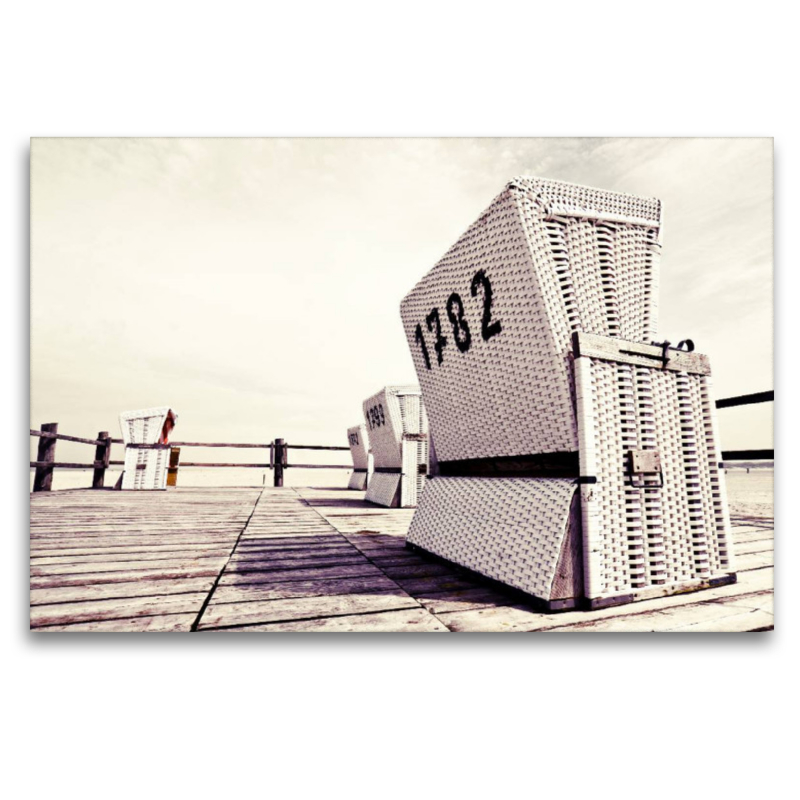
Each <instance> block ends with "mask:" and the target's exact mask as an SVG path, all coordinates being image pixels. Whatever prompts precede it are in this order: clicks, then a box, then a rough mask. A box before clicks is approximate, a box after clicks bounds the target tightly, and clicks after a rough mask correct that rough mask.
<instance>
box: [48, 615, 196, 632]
mask: <svg viewBox="0 0 800 800" xmlns="http://www.w3.org/2000/svg"><path fill="white" fill-rule="evenodd" d="M196 616H197V615H196V614H161V615H158V616H153V617H135V618H132V619H106V620H94V621H92V622H78V623H75V624H74V625H49V626H47V627H45V628H34V629H33V630H34V632H36V633H175V632H180V633H186V632H187V631H189V630H191V627H192V624H193V623H194V621H195V618H196Z"/></svg>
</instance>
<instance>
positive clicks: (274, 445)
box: [29, 422, 353, 492]
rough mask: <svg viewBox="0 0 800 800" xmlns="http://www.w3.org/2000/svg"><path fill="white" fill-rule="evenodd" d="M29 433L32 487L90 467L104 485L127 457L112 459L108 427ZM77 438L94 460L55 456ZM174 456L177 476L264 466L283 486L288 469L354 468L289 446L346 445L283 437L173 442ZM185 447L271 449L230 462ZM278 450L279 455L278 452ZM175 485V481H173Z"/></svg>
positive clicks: (46, 487) (51, 426)
mask: <svg viewBox="0 0 800 800" xmlns="http://www.w3.org/2000/svg"><path fill="white" fill-rule="evenodd" d="M29 430H30V435H31V436H34V437H38V438H39V448H38V452H37V457H36V460H35V461H31V462H30V468H31V469H35V470H36V472H35V474H34V482H33V491H34V492H42V491H44V492H46V491H50V489H51V487H52V482H53V470H55V469H86V470H88V469H91V470H94V476H93V479H92V488H93V489H99V488H102V487H103V484H104V478H105V471H106V469H108V468H109V467H119V466H123V465H124V464H125V462H124V461H120V460H112V459H111V457H110V456H111V446H112V445H115V444H116V445H122V444H124V441H123V440H122V439H117V438H113V437H111V436H109V435H108V433H107V432H106V431H100V433H99V434H98V435H97V439H87V438H84V437H81V436H67V435H66V434H63V433H58V423H56V422H51V423H47V424H45V425H42V426H41V430H36V429H34V428H30V429H29ZM59 440H61V441H67V442H76V443H78V444H89V445H94V446H95V447H96V448H97V450H96V452H95V457H94V460H93V461H91V462H88V463H86V462H70V461H56V460H55V445H56V442H57V441H59ZM138 447H139V448H140V449H143V450H147V449H156V448H158V447H163V445H138ZM170 447H171V448H172V459H171V461H170V470H169V472H170V475H172V476H175V477H174V478H173V480H174V479H176V477H177V473H178V469H179V467H180V468H184V467H187V468H198V467H199V468H214V469H218V468H226V469H264V470H267V469H268V470H272V472H273V483H274V485H275V486H283V472H284V470H286V469H352V468H353V465H352V464H291V463H289V460H288V452H289V449H292V450H320V451H323V450H326V451H337V450H338V451H344V450H347V451H349V450H350V448H349V447H348V446H347V445H317V444H311V445H307V444H289V443H287V442H286V441H284V440H283V439H275V440H273V441H271V442H170ZM185 447H215V448H220V447H225V448H230V449H234V450H235V449H250V450H268V451H269V461H264V462H262V461H257V462H248V463H242V462H227V461H183V462H181V461H180V450H181V448H185ZM277 454H279V456H278V457H276V455H277ZM173 485H174V484H173Z"/></svg>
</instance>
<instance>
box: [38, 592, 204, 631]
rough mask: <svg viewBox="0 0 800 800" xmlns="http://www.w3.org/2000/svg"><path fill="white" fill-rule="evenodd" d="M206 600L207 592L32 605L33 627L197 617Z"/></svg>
mask: <svg viewBox="0 0 800 800" xmlns="http://www.w3.org/2000/svg"><path fill="white" fill-rule="evenodd" d="M205 599H206V592H191V593H188V594H169V595H156V596H153V597H124V598H111V599H107V600H86V601H84V602H80V603H55V604H53V605H41V606H32V607H31V617H30V620H31V628H39V627H42V626H43V625H70V624H72V623H74V622H92V621H94V620H100V619H130V618H132V617H147V616H157V615H161V614H164V613H173V614H179V613H192V612H194V613H195V614H197V613H198V612H199V611H200V608H201V606H202V605H203V601H204V600H205Z"/></svg>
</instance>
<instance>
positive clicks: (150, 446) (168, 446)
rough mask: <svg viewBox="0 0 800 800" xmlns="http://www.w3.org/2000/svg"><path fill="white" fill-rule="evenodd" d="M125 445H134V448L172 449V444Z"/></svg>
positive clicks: (131, 445) (127, 445)
mask: <svg viewBox="0 0 800 800" xmlns="http://www.w3.org/2000/svg"><path fill="white" fill-rule="evenodd" d="M125 447H132V448H133V449H134V450H170V449H172V445H171V444H126V445H125Z"/></svg>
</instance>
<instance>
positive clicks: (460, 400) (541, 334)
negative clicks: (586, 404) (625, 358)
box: [401, 178, 661, 461]
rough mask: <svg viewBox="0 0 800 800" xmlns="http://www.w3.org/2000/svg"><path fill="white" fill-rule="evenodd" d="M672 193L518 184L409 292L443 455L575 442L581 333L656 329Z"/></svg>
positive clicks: (503, 452) (535, 449) (420, 371)
mask: <svg viewBox="0 0 800 800" xmlns="http://www.w3.org/2000/svg"><path fill="white" fill-rule="evenodd" d="M660 218H661V209H660V204H659V202H658V201H657V200H648V199H643V198H637V197H633V196H631V195H623V194H618V193H612V192H603V191H600V190H595V189H589V188H586V187H580V186H571V185H569V184H563V183H556V182H553V181H545V180H539V179H528V178H520V179H516V180H514V181H512V182H511V183H509V184H508V186H507V187H506V188H505V190H504V191H503V192H502V193H501V194H500V195H499V196H498V197H497V198H496V199H495V200H494V202H493V203H492V204H491V206H490V207H489V208H488V209H487V210H486V212H484V214H482V215H481V217H480V218H479V219H478V220H477V221H476V222H475V223H474V224H473V225H472V226H470V228H469V229H468V230H467V231H466V233H464V235H463V236H462V237H461V238H460V239H459V240H458V241H457V242H456V244H455V245H454V246H453V247H452V248H451V249H450V250H449V251H448V252H447V254H446V255H445V256H444V258H442V259H441V261H439V262H438V263H437V264H436V265H435V266H434V268H433V269H432V270H431V271H430V272H429V273H428V274H427V275H426V276H425V277H424V278H423V279H422V280H421V281H420V282H419V283H418V284H417V285H416V286H415V287H414V289H412V291H411V292H410V293H409V294H408V295H407V296H406V297H405V298H404V300H403V301H402V303H401V316H402V319H403V325H404V328H405V332H406V337H407V339H408V343H409V347H410V348H411V352H412V357H413V360H414V366H415V368H416V371H417V375H418V377H419V380H420V386H421V389H422V395H423V398H424V400H425V405H426V407H427V410H428V414H429V415H430V419H431V424H432V426H433V429H434V430H435V431H436V448H437V455H438V457H439V459H441V460H447V461H449V460H459V459H467V458H486V457H494V456H515V455H530V454H536V453H551V452H574V451H575V450H577V425H576V420H575V414H574V384H573V379H572V369H571V364H570V360H569V350H570V337H571V334H572V333H573V331H576V330H579V331H587V332H591V333H597V334H600V335H610V336H621V337H623V338H627V339H632V340H636V341H649V340H650V339H652V337H653V335H654V332H655V327H656V322H657V319H656V316H657V308H656V301H657V294H658V293H657V280H658V276H657V273H658V253H659V249H660V242H659V226H660Z"/></svg>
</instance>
